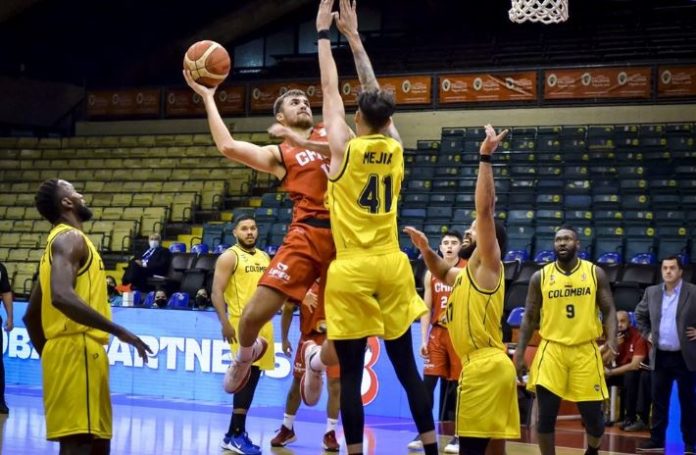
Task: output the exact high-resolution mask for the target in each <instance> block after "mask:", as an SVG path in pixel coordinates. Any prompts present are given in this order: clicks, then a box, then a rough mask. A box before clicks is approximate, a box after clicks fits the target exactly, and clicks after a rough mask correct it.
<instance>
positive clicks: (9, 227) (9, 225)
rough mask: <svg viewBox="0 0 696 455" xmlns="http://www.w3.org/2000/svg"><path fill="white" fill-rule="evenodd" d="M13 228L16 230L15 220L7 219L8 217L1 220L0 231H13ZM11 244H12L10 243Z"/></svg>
mask: <svg viewBox="0 0 696 455" xmlns="http://www.w3.org/2000/svg"><path fill="white" fill-rule="evenodd" d="M13 230H14V220H7V219H3V220H0V232H13ZM3 235H4V234H3ZM10 246H12V245H10Z"/></svg>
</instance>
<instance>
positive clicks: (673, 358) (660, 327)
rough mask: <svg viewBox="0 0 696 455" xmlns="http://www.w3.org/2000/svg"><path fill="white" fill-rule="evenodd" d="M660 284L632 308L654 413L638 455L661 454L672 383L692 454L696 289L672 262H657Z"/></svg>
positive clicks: (695, 414)
mask: <svg viewBox="0 0 696 455" xmlns="http://www.w3.org/2000/svg"><path fill="white" fill-rule="evenodd" d="M661 268H662V281H663V282H664V283H662V284H658V285H654V286H650V287H648V288H647V289H646V290H645V294H644V295H643V299H642V300H641V301H640V303H639V304H638V306H637V307H636V311H635V314H636V321H637V322H638V329H639V330H640V331H641V333H642V334H643V336H644V337H646V338H647V339H648V341H649V342H650V343H651V344H652V348H651V350H650V361H651V365H653V371H652V394H653V414H652V425H651V428H650V440H649V441H648V442H647V443H645V444H644V445H643V446H642V447H639V448H638V449H637V451H638V452H643V453H645V452H651V453H662V452H664V450H665V433H666V431H667V419H668V415H669V400H670V395H671V393H672V382H673V381H674V380H676V381H677V387H678V388H679V405H680V407H681V431H682V437H683V438H684V444H685V448H684V454H694V453H696V452H695V451H694V450H695V447H694V446H696V423H694V422H696V286H694V285H693V284H691V283H685V282H684V281H682V265H681V262H679V259H678V258H677V257H674V256H672V257H668V258H666V259H663V260H662V267H661Z"/></svg>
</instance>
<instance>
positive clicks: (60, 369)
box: [41, 333, 111, 440]
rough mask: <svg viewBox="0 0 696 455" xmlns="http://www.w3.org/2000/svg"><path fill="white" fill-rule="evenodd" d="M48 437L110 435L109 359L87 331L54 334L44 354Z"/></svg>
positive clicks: (45, 411)
mask: <svg viewBox="0 0 696 455" xmlns="http://www.w3.org/2000/svg"><path fill="white" fill-rule="evenodd" d="M41 370H42V374H43V398H44V413H45V415H46V439H49V440H56V439H60V438H63V437H65V436H72V435H80V434H91V435H93V436H94V437H95V438H97V439H111V395H110V394H109V359H108V358H107V356H106V351H104V346H102V345H101V344H100V343H99V342H98V341H96V340H94V339H93V338H90V337H89V336H87V335H85V334H82V333H81V334H76V335H68V336H62V337H57V338H52V339H50V340H48V341H47V342H46V346H45V347H44V350H43V353H42V355H41Z"/></svg>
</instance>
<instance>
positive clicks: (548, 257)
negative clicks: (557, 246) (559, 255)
mask: <svg viewBox="0 0 696 455" xmlns="http://www.w3.org/2000/svg"><path fill="white" fill-rule="evenodd" d="M555 260H556V253H555V252H554V251H553V250H541V251H539V252H538V253H537V254H536V255H535V256H534V262H536V263H537V264H548V263H549V262H553V261H555Z"/></svg>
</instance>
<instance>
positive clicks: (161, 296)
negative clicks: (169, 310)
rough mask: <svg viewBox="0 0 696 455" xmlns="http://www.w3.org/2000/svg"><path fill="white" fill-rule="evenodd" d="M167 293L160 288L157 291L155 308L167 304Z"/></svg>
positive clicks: (163, 306)
mask: <svg viewBox="0 0 696 455" xmlns="http://www.w3.org/2000/svg"><path fill="white" fill-rule="evenodd" d="M167 301H168V299H167V293H166V292H164V291H163V290H161V289H160V290H158V291H157V292H155V302H154V306H155V308H165V307H166V306H167Z"/></svg>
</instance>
